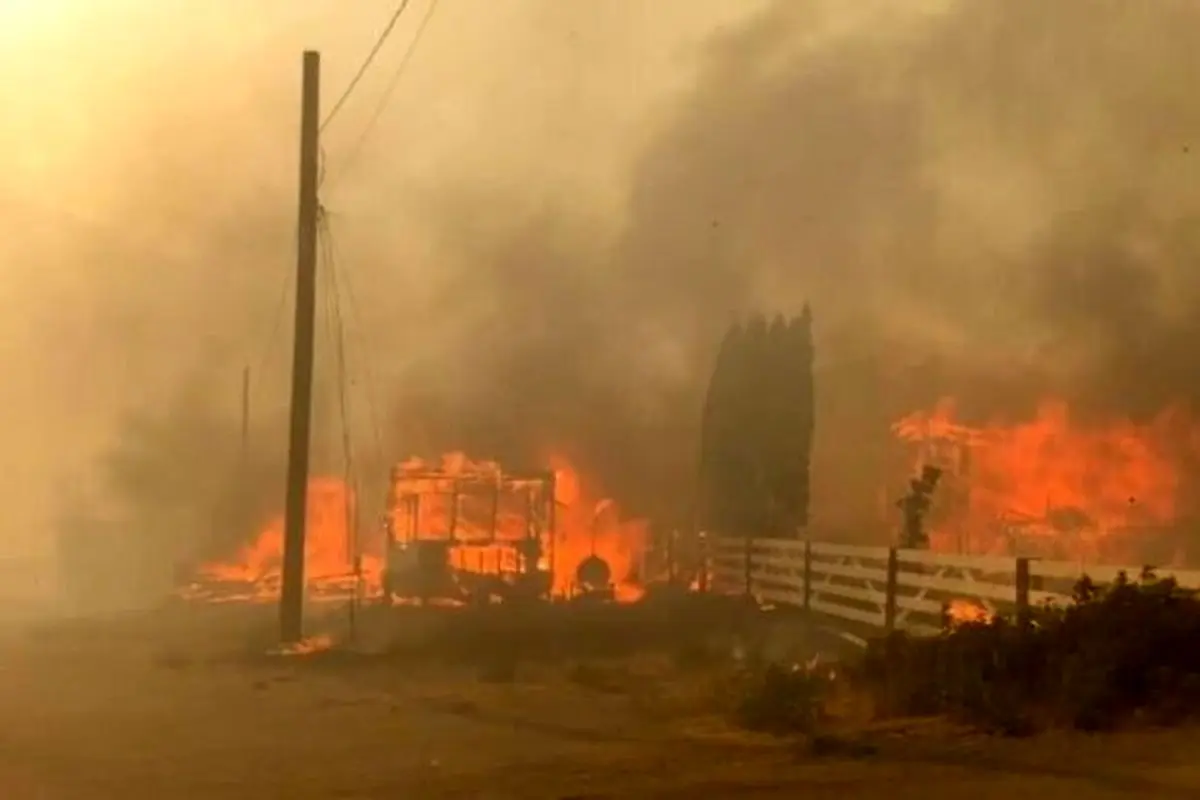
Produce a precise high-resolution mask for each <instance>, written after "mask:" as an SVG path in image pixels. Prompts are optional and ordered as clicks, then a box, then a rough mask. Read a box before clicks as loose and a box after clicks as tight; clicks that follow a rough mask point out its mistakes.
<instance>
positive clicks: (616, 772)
mask: <svg viewBox="0 0 1200 800" xmlns="http://www.w3.org/2000/svg"><path fill="white" fill-rule="evenodd" d="M491 612H494V613H488V614H485V615H470V614H455V615H451V614H442V613H439V612H437V611H435V610H432V609H430V610H420V609H397V610H396V611H395V613H389V614H387V615H384V614H382V613H374V612H372V613H370V614H367V615H365V616H364V617H362V618H361V619H360V620H359V638H358V642H357V644H356V645H355V646H353V647H351V646H348V645H346V646H335V647H334V648H332V649H329V650H325V651H322V652H317V653H314V654H312V655H308V656H288V657H283V656H267V655H263V653H264V650H265V647H264V645H265V643H266V641H267V640H268V639H269V634H270V631H271V629H272V627H273V613H272V612H271V610H268V609H262V610H261V612H256V611H254V610H253V609H247V608H244V607H243V608H234V607H229V608H209V609H195V608H185V609H176V610H174V611H169V612H160V613H158V614H155V615H143V616H140V617H136V618H128V619H125V620H121V621H109V622H105V623H86V624H85V623H79V624H75V625H71V626H66V625H57V626H54V627H45V628H42V629H39V630H37V631H26V632H24V633H22V634H20V635H13V636H11V637H8V638H6V639H5V641H4V660H3V671H2V672H0V704H2V705H3V707H4V709H5V718H4V727H3V744H4V747H3V748H0V782H3V783H0V785H3V786H4V787H6V791H5V792H4V796H5V797H15V798H25V797H28V798H40V797H51V798H53V797H62V798H70V799H71V800H75V799H76V798H78V799H79V800H88V799H89V798H93V797H94V798H105V797H128V796H133V795H135V794H139V793H140V794H144V795H146V796H158V797H167V798H177V797H178V798H192V797H197V798H203V797H214V798H216V797H221V798H238V797H247V798H248V797H255V798H261V797H264V796H281V795H284V794H286V796H289V797H314V798H315V797H361V798H373V797H396V796H415V797H420V798H422V799H423V800H424V798H429V799H430V800H435V799H436V798H440V797H446V798H450V797H481V798H489V797H495V798H508V797H511V798H540V797H545V798H568V797H576V798H583V797H595V798H601V797H623V798H624V797H695V796H699V795H703V796H717V797H720V796H731V797H732V796H735V795H737V796H741V795H748V796H752V797H754V796H758V797H774V796H794V795H795V794H796V793H797V792H798V791H802V792H803V794H804V796H806V797H818V798H819V797H834V796H838V797H844V796H846V795H847V793H851V795H852V796H855V797H874V796H880V797H889V798H894V797H905V796H909V794H911V795H912V796H916V795H917V794H918V792H919V793H920V795H921V796H922V797H926V798H938V797H947V798H949V797H961V796H964V794H970V795H971V796H972V797H979V798H988V797H1001V796H1006V795H1007V794H1008V793H1010V792H1011V791H1013V789H1014V788H1020V789H1024V790H1031V789H1032V790H1036V791H1040V792H1043V793H1044V794H1046V795H1048V796H1050V797H1056V796H1061V797H1067V796H1068V794H1067V793H1068V792H1070V793H1076V794H1077V793H1078V792H1079V791H1087V792H1088V793H1089V795H1091V796H1093V797H1124V796H1133V795H1134V794H1140V795H1146V796H1154V797H1172V796H1181V797H1182V796H1188V795H1187V794H1186V791H1187V787H1188V786H1192V785H1196V784H1193V783H1189V781H1191V780H1192V779H1193V778H1194V777H1197V776H1196V775H1195V770H1192V771H1191V774H1189V773H1188V772H1187V769H1185V768H1183V767H1181V766H1180V765H1186V764H1188V763H1189V760H1190V755H1191V751H1192V750H1193V749H1194V746H1195V745H1196V744H1197V743H1198V742H1197V738H1196V737H1194V736H1192V735H1191V733H1190V732H1188V731H1186V730H1184V731H1173V732H1170V733H1169V734H1165V733H1160V732H1138V733H1136V734H1134V733H1125V734H1121V735H1117V736H1108V737H1101V738H1087V739H1080V738H1079V737H1078V735H1075V734H1072V735H1068V734H1065V733H1054V734H1046V735H1044V736H1043V737H1042V738H1040V739H1039V740H1038V741H1037V744H1036V746H1033V747H1031V746H1030V743H1029V742H1028V741H1025V740H1017V739H1012V738H997V737H994V736H988V735H985V734H981V733H979V732H978V731H977V730H971V729H968V728H965V727H961V726H957V725H956V724H954V723H952V722H949V721H945V720H935V719H931V718H922V719H915V718H903V719H891V720H887V721H882V722H880V721H873V720H872V719H871V712H872V707H871V704H870V703H864V702H862V701H863V699H864V697H866V696H867V694H864V693H862V692H848V691H846V688H845V687H847V686H849V685H851V684H850V683H848V682H846V681H840V680H839V681H833V682H828V681H826V680H825V679H824V678H820V677H817V676H818V675H824V674H827V673H825V672H821V671H818V670H811V671H804V670H801V671H791V670H783V669H781V668H779V667H778V666H776V667H771V666H770V664H771V663H778V664H783V663H788V664H790V663H794V662H796V661H800V662H803V661H804V659H806V658H808V657H809V656H811V655H812V645H811V641H810V640H809V639H808V637H807V636H806V635H805V634H804V632H803V631H802V630H800V629H796V632H795V633H794V634H790V635H789V634H787V633H786V632H784V633H781V630H782V629H778V630H775V631H764V630H761V629H757V627H756V626H758V625H759V622H758V620H760V619H761V617H760V616H756V615H750V614H748V613H747V610H746V609H745V608H744V607H742V606H740V605H738V604H732V603H724V602H719V601H711V602H706V601H705V600H703V599H697V600H696V602H684V601H680V600H678V599H663V600H658V601H654V602H650V603H646V604H644V605H640V606H633V607H599V608H592V609H572V610H566V609H548V608H528V609H515V610H511V609H510V610H508V611H504V610H499V609H493V610H491ZM344 627H345V620H344V618H343V617H342V616H341V613H340V611H339V612H337V613H334V614H332V615H331V616H329V617H327V618H326V619H323V620H319V621H317V622H315V623H314V630H328V631H338V630H342V631H344ZM734 653H738V654H741V655H742V657H741V658H737V659H735V658H731V655H732V654H734ZM768 676H770V677H768ZM797 676H802V677H799V678H798V677H797ZM854 685H855V686H856V687H857V686H858V685H859V684H854ZM798 686H802V687H803V688H804V691H807V692H808V694H807V695H804V696H802V697H801V696H798V695H797V694H796V693H795V692H794V691H792V690H794V689H795V688H796V687H798ZM764 687H765V688H766V689H767V692H765V693H764V692H763V691H762V689H763V688H764ZM789 692H790V694H789ZM772 695H773V696H775V697H779V696H781V695H782V696H785V697H788V698H790V703H791V705H790V707H789V708H790V714H791V716H790V717H786V718H781V717H780V716H779V715H777V714H776V715H774V716H772V714H773V713H774V710H775V709H776V706H777V705H778V704H773V703H766V704H763V703H762V702H761V701H762V700H763V698H764V697H765V696H772ZM756 703H757V706H756ZM756 714H757V715H758V716H757V717H756V716H755V715H756ZM764 720H766V722H765V723H764ZM747 727H766V728H772V729H773V732H771V733H767V732H753V731H749V730H747ZM797 729H799V730H800V733H799V734H797ZM780 734H783V735H780ZM1115 753H1119V754H1120V758H1115V757H1114V754H1115ZM1097 765H1104V766H1103V768H1102V769H1101V768H1098V767H1097Z"/></svg>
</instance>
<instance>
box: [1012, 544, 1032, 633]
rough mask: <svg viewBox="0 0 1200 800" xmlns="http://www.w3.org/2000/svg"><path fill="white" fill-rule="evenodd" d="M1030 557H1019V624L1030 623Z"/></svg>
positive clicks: (1017, 597) (1017, 599)
mask: <svg viewBox="0 0 1200 800" xmlns="http://www.w3.org/2000/svg"><path fill="white" fill-rule="evenodd" d="M1029 584H1030V580H1029V559H1028V558H1018V559H1017V596H1016V598H1015V600H1016V603H1017V624H1018V625H1026V624H1028V623H1029Z"/></svg>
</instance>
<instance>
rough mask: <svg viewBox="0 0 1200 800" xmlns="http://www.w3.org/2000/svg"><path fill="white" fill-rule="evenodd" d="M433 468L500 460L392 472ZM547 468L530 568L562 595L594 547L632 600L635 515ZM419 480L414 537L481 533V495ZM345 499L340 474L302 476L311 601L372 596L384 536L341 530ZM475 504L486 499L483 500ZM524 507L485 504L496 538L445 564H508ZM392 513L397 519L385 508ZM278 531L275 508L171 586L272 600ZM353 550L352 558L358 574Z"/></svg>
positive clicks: (494, 468) (523, 527)
mask: <svg viewBox="0 0 1200 800" xmlns="http://www.w3.org/2000/svg"><path fill="white" fill-rule="evenodd" d="M434 469H436V470H438V471H439V472H440V473H441V474H443V475H446V476H453V477H457V478H463V479H467V478H483V479H486V478H487V477H488V476H491V475H498V474H499V469H500V468H499V465H497V464H494V463H492V462H487V461H472V460H471V459H469V458H467V457H466V456H465V455H463V454H462V453H451V454H447V455H446V456H443V457H442V458H441V459H440V460H439V461H438V462H435V463H432V464H429V463H425V462H421V461H417V460H410V461H408V462H405V463H404V464H402V465H400V467H399V468H398V470H399V472H398V474H401V475H403V474H405V473H409V474H416V473H420V472H421V471H422V470H434ZM550 473H553V475H554V483H553V485H554V491H555V513H554V541H553V547H547V548H546V555H544V556H543V559H542V563H541V564H540V565H539V566H540V567H542V568H543V569H547V568H548V569H551V570H552V572H553V576H554V581H553V594H554V595H556V596H565V595H567V594H569V593H570V592H571V591H572V590H573V589H574V586H573V583H574V580H575V569H576V567H577V566H578V565H579V563H580V562H581V561H583V560H584V559H585V558H587V557H588V556H590V555H596V556H599V557H600V558H602V559H604V560H605V561H606V562H607V563H608V565H609V567H610V568H611V570H612V578H613V582H614V584H615V591H616V596H617V599H618V600H622V601H632V600H636V599H637V598H638V597H640V596H641V593H642V589H641V577H640V576H639V574H638V573H639V568H640V566H641V560H642V558H643V555H644V553H645V548H646V542H647V525H646V523H645V521H644V520H630V519H626V518H623V517H622V516H621V513H620V510H619V508H618V507H617V504H616V503H615V502H614V501H612V500H610V499H605V498H603V497H598V496H596V495H595V494H593V493H591V492H590V491H589V489H588V488H587V486H586V484H585V482H584V481H583V480H582V479H581V477H580V475H579V473H578V471H577V470H576V469H574V467H572V465H571V464H570V463H568V462H567V461H566V460H565V459H563V458H559V457H554V458H551V459H549V460H548V469H547V470H546V474H547V475H549V474H550ZM426 488H428V489H429V490H430V492H429V494H427V495H424V496H423V497H422V503H421V511H420V516H419V522H418V525H419V531H420V535H421V537H423V538H445V537H447V536H448V535H449V531H450V529H451V522H452V520H453V529H454V531H455V537H456V539H458V540H464V541H470V540H474V541H476V542H479V541H482V540H484V539H487V538H491V535H492V531H491V519H492V514H491V511H492V509H491V508H490V503H491V501H490V500H489V499H486V498H484V497H483V496H478V495H477V496H470V495H469V494H464V495H462V496H460V497H458V498H457V500H454V499H452V496H451V495H449V494H441V493H438V492H435V491H433V490H434V489H435V488H437V487H434V486H429V487H426ZM354 503H355V498H354V496H353V493H352V492H351V491H350V490H349V489H348V488H347V487H346V485H345V484H344V483H343V482H342V481H341V480H338V479H335V478H314V479H312V480H311V481H310V482H309V496H308V529H307V538H306V546H305V583H306V587H307V592H308V596H309V597H310V598H312V599H320V598H334V599H344V598H348V597H351V596H353V593H354V591H355V588H356V585H357V589H358V592H359V596H361V597H364V598H373V597H379V596H380V595H381V594H382V591H383V589H382V585H383V581H382V577H383V570H384V564H385V549H386V544H385V541H386V534H385V533H384V531H383V530H381V529H379V528H378V526H375V527H372V526H369V525H365V524H364V525H362V530H363V533H362V534H361V537H360V539H359V540H358V542H357V545H356V542H355V537H354V535H353V533H354V532H353V531H352V530H351V529H350V528H351V527H353V522H350V521H352V520H353V519H354ZM485 505H486V506H488V507H487V508H484V506H485ZM527 510H528V509H527V507H526V504H525V502H524V500H522V499H521V498H520V497H516V498H514V497H507V498H503V499H502V500H501V502H500V503H499V504H498V507H497V508H496V509H495V511H496V513H495V520H496V523H495V536H494V539H495V542H496V544H492V545H480V544H473V545H465V544H464V545H461V546H458V547H454V548H453V549H452V550H451V554H450V561H451V566H452V567H455V568H457V569H462V570H465V571H469V572H476V573H485V574H496V573H500V572H511V571H512V570H513V569H514V568H515V564H514V563H513V561H514V559H515V553H514V551H513V549H512V547H511V543H513V542H517V541H519V540H521V539H522V538H524V537H525V536H526V535H527V530H528V528H527V525H528V522H527V517H526V515H525V512H526V511H527ZM392 521H393V524H398V522H397V520H396V519H395V515H394V514H393V520H392ZM348 522H350V525H349V526H348ZM363 522H364V523H365V522H366V521H365V520H364V521H363ZM283 531H284V519H283V515H282V514H280V515H279V516H277V517H276V518H274V519H272V520H271V521H270V522H269V523H268V524H267V525H266V526H265V527H264V528H263V529H262V530H261V531H259V532H258V534H257V535H255V536H253V537H252V538H250V541H249V543H248V544H247V545H245V546H244V547H243V548H242V549H241V550H239V551H238V552H237V553H235V554H233V555H232V556H231V557H229V558H227V559H223V560H220V561H216V562H212V563H208V564H205V565H203V566H202V567H201V568H200V569H199V570H198V571H197V574H196V576H195V581H194V582H193V583H192V585H190V586H188V587H187V588H185V589H184V590H182V591H181V594H182V595H183V596H185V597H188V598H191V599H204V600H209V601H218V602H219V601H224V602H230V601H243V602H255V601H261V602H272V601H274V600H276V599H277V598H278V596H279V589H280V576H281V569H282V561H283ZM356 552H357V554H358V557H359V561H360V573H359V574H358V575H356V571H355V554H356Z"/></svg>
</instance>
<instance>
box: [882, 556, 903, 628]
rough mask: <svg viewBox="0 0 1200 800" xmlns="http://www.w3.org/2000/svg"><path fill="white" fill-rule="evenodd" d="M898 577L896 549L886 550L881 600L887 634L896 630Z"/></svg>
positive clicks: (898, 562)
mask: <svg viewBox="0 0 1200 800" xmlns="http://www.w3.org/2000/svg"><path fill="white" fill-rule="evenodd" d="M899 577H900V559H899V558H898V557H897V553H896V548H894V547H889V548H888V560H887V589H886V594H885V595H884V600H883V627H884V630H886V631H887V632H888V633H891V632H892V631H894V630H896V584H897V582H898V580H899Z"/></svg>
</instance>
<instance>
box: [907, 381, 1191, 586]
mask: <svg viewBox="0 0 1200 800" xmlns="http://www.w3.org/2000/svg"><path fill="white" fill-rule="evenodd" d="M893 431H894V433H895V434H896V435H897V437H899V438H900V439H901V440H902V441H904V442H907V443H910V444H911V445H912V446H913V449H914V452H913V456H914V460H915V461H916V462H917V464H918V465H925V464H929V465H933V466H936V467H938V468H940V469H941V470H942V471H943V475H944V476H945V477H944V480H943V484H942V486H941V487H940V488H939V494H938V497H937V498H936V501H935V505H934V509H933V511H932V513H931V516H930V518H929V529H930V538H931V546H932V547H933V548H934V549H938V550H943V551H951V552H964V553H992V554H1020V555H1031V556H1041V557H1047V558H1058V559H1085V560H1104V561H1110V562H1114V563H1160V564H1162V563H1178V562H1180V561H1184V560H1187V556H1188V554H1187V533H1188V529H1189V525H1188V522H1187V519H1188V516H1189V515H1188V514H1187V513H1186V509H1184V508H1182V506H1181V501H1182V487H1183V475H1184V473H1185V471H1186V469H1187V464H1188V463H1189V460H1190V458H1192V457H1194V455H1195V452H1196V442H1197V437H1196V434H1195V431H1194V429H1193V427H1192V426H1191V424H1190V421H1189V419H1188V417H1187V415H1186V414H1184V413H1182V412H1180V411H1178V410H1175V409H1172V410H1169V411H1167V412H1164V413H1162V414H1160V415H1159V416H1158V417H1157V418H1155V419H1154V420H1152V421H1150V422H1148V423H1136V422H1133V421H1130V420H1126V419H1119V420H1113V419H1109V420H1108V421H1106V422H1096V421H1086V422H1085V421H1082V420H1076V419H1073V418H1072V415H1071V413H1070V410H1069V409H1068V407H1067V405H1066V404H1065V403H1063V402H1060V401H1048V402H1045V403H1043V404H1042V405H1041V406H1040V407H1039V409H1038V411H1037V413H1036V414H1035V415H1034V417H1033V418H1032V419H1028V420H1024V421H1019V422H1014V423H1007V424H1006V423H1000V422H994V423H990V424H986V425H982V426H978V427H972V426H968V425H965V424H963V423H962V422H961V421H959V420H958V419H957V418H956V415H955V405H954V402H953V401H952V400H943V401H942V402H940V403H939V404H938V405H937V406H936V407H935V408H934V409H933V410H932V411H930V412H919V413H915V414H911V415H909V416H907V417H905V418H903V419H901V420H899V421H898V422H897V423H896V424H895V425H894V426H893Z"/></svg>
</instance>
